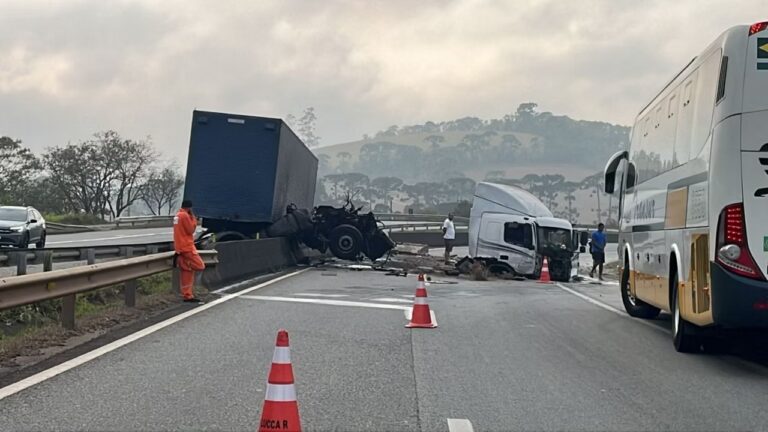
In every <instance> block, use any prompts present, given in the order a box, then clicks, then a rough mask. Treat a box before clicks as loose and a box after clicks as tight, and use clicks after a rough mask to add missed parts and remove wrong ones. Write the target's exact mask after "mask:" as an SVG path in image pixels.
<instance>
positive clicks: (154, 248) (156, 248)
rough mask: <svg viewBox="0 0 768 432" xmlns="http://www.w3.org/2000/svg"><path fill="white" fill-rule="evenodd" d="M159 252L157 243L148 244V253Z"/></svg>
mask: <svg viewBox="0 0 768 432" xmlns="http://www.w3.org/2000/svg"><path fill="white" fill-rule="evenodd" d="M158 252H159V249H158V247H157V245H150V246H147V255H152V254H156V253H158Z"/></svg>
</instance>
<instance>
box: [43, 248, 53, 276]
mask: <svg viewBox="0 0 768 432" xmlns="http://www.w3.org/2000/svg"><path fill="white" fill-rule="evenodd" d="M51 270H53V251H45V252H43V271H44V272H49V271H51Z"/></svg>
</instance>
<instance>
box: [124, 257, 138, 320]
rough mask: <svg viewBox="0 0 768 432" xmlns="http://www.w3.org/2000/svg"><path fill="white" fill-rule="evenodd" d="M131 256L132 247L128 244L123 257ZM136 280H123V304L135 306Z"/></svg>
mask: <svg viewBox="0 0 768 432" xmlns="http://www.w3.org/2000/svg"><path fill="white" fill-rule="evenodd" d="M132 256H133V248H132V247H130V246H128V247H126V248H125V257H126V258H130V257H132ZM137 285H138V282H137V281H136V279H133V280H129V281H125V282H124V283H123V296H124V297H125V305H126V306H128V307H136V286H137Z"/></svg>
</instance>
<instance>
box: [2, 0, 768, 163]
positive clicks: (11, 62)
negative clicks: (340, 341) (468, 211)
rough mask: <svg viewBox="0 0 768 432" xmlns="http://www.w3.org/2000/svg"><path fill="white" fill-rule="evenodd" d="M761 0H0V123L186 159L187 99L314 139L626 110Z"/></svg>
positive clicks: (49, 136) (624, 120) (31, 133)
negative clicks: (531, 106) (147, 144)
mask: <svg viewBox="0 0 768 432" xmlns="http://www.w3.org/2000/svg"><path fill="white" fill-rule="evenodd" d="M766 6H767V4H766V2H765V0H727V1H725V0H724V1H713V0H675V1H637V0H590V1H576V0H552V1H550V0H506V1H501V0H499V1H490V0H488V1H483V0H455V1H448V0H444V1H436V0H435V1H428V0H418V1H414V0H382V1H362V0H360V1H352V0H305V1H300V0H275V1H267V0H242V1H207V2H204V1H192V0H181V1H169V0H158V1H155V0H146V1H119V0H109V1H104V0H94V1H74V0H71V1H64V0H62V1H38V0H18V1H17V0H0V135H9V136H11V137H14V138H17V139H21V140H22V141H24V142H25V143H26V144H27V145H29V146H31V147H32V148H33V149H35V150H42V149H44V148H46V147H48V146H52V145H58V144H64V143H66V142H68V141H78V140H82V139H87V138H88V137H89V136H90V135H91V134H92V133H93V132H95V131H98V130H105V129H114V130H117V131H118V132H120V133H121V134H122V135H124V136H126V137H130V138H142V137H145V136H147V135H151V136H152V138H153V140H154V142H155V144H156V145H157V147H158V148H160V149H161V150H162V151H163V152H164V153H165V154H166V155H167V156H175V157H177V158H178V159H179V160H180V161H182V162H184V160H185V159H186V148H187V145H188V141H189V126H190V123H191V112H192V110H193V109H194V108H199V109H209V110H217V111H226V112H234V113H243V114H252V115H264V116H278V117H284V116H285V115H286V114H288V113H295V114H300V112H301V111H302V110H303V108H305V107H307V106H313V107H315V109H316V111H317V114H318V117H319V119H318V135H320V137H321V139H322V143H323V144H324V145H327V144H334V143H339V142H344V141H351V140H356V139H359V138H360V137H361V136H362V134H363V133H372V132H376V131H377V130H380V129H384V128H386V127H387V126H389V125H392V124H399V125H405V124H415V123H423V122H424V121H427V120H433V121H441V120H449V119H453V118H458V117H463V116H478V117H482V118H495V117H500V116H503V115H504V114H505V113H509V112H511V111H514V109H515V108H516V107H517V105H518V104H519V103H520V102H526V101H536V102H538V103H539V105H540V107H541V109H542V110H547V111H552V112H555V113H559V114H568V115H570V116H572V117H575V118H579V119H591V120H605V121H610V122H614V123H620V124H631V122H632V119H633V116H634V115H635V114H636V113H637V111H638V110H639V109H640V108H641V107H642V106H643V105H645V103H646V102H648V100H649V99H650V98H651V97H652V96H653V94H655V92H657V91H658V90H659V88H660V87H661V86H662V85H663V84H664V83H665V82H666V81H667V80H669V79H670V78H671V77H672V76H673V75H674V74H675V73H676V72H677V71H678V70H679V69H681V68H682V67H683V66H684V65H685V64H686V63H687V62H688V61H689V60H690V59H691V58H692V57H693V56H694V55H696V54H697V53H698V52H699V51H700V50H702V49H703V48H704V47H705V46H706V45H707V44H709V43H710V42H711V41H712V40H713V39H714V38H715V37H717V36H718V35H719V34H720V33H721V32H722V31H724V30H725V29H726V28H728V27H730V26H732V25H738V24H751V23H753V22H755V21H761V20H764V19H768V8H767V7H766Z"/></svg>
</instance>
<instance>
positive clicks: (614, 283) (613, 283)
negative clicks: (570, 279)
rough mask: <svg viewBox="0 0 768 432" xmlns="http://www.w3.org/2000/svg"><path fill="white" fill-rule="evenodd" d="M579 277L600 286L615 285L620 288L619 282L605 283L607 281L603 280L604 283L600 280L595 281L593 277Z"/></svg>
mask: <svg viewBox="0 0 768 432" xmlns="http://www.w3.org/2000/svg"><path fill="white" fill-rule="evenodd" d="M579 277H580V278H584V279H586V280H588V281H592V282H598V283H599V284H600V285H613V286H619V283H618V282H613V281H605V280H602V281H601V280H600V279H595V278H593V277H589V276H582V275H579Z"/></svg>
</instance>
